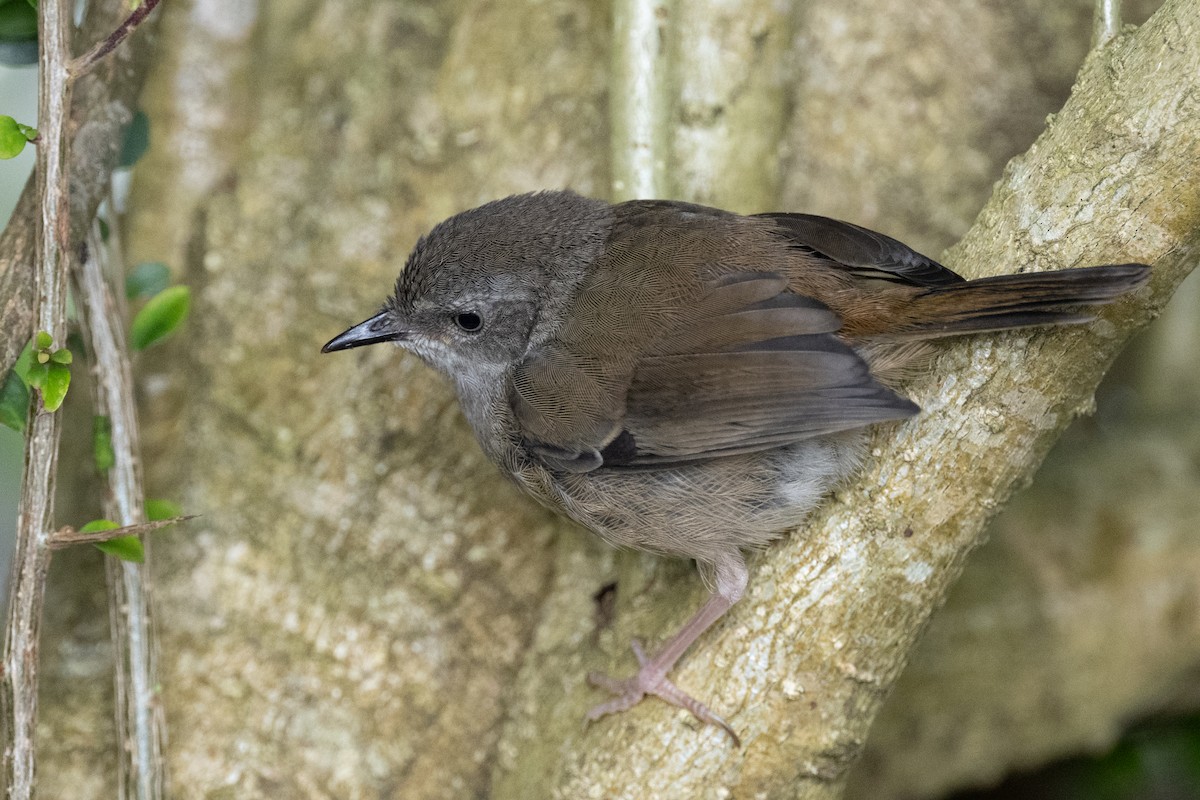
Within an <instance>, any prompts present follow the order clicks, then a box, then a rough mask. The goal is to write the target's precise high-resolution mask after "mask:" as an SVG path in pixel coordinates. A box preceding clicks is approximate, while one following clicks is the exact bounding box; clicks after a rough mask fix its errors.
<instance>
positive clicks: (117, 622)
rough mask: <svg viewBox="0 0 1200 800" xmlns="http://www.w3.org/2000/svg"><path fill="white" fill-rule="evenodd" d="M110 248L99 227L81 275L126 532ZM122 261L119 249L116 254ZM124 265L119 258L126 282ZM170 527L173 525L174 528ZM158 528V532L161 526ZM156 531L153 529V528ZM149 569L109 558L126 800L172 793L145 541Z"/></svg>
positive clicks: (128, 442) (112, 513)
mask: <svg viewBox="0 0 1200 800" xmlns="http://www.w3.org/2000/svg"><path fill="white" fill-rule="evenodd" d="M117 236H118V234H117V231H116V230H115V227H114V228H113V229H112V233H111V235H110V239H109V242H110V244H111V246H112V247H113V248H114V249H117V248H116V244H115V243H116V242H117V241H119V240H118V238H117ZM108 252H109V250H108V247H107V246H106V245H105V243H104V242H103V241H102V240H101V237H100V233H99V225H98V224H97V225H94V226H93V229H92V235H91V236H89V237H88V247H87V257H86V258H85V259H84V260H83V262H82V263H81V264H80V266H79V269H78V285H79V289H80V292H79V294H80V299H81V300H82V310H83V314H82V317H83V321H84V331H85V336H86V338H87V341H88V342H89V344H90V350H91V355H92V359H91V366H92V375H93V377H94V383H95V386H96V413H97V414H101V415H103V416H106V417H108V418H109V420H110V422H111V430H112V449H113V464H112V467H111V468H110V469H109V470H108V496H107V497H106V498H105V501H104V513H105V515H106V516H107V517H109V518H111V519H115V520H117V521H118V522H120V523H121V524H122V525H139V524H141V523H144V522H145V511H144V508H145V495H144V493H143V491H142V475H141V468H140V464H141V456H140V453H139V448H138V435H137V432H138V423H137V412H136V406H135V403H134V393H133V375H132V372H131V370H130V364H129V354H128V348H127V347H126V344H125V334H124V331H123V328H122V325H123V323H124V320H125V319H126V315H125V312H124V308H123V304H122V303H119V302H118V300H117V298H118V297H119V295H115V294H114V292H112V291H111V289H110V288H109V282H108V279H107V278H106V276H105V272H106V270H105V269H104V263H106V262H108V259H107V258H106V254H107V253H108ZM117 252H118V254H119V250H118V251H117ZM120 263H121V262H120V259H119V258H118V259H116V264H117V265H118V269H117V270H108V272H109V273H112V272H114V271H115V272H117V274H118V276H119V275H120V269H119V265H120ZM168 524H169V523H168ZM155 527H158V526H157V525H156V526H155ZM151 529H152V528H151ZM142 544H143V547H144V549H145V554H146V562H145V563H144V564H134V563H130V562H128V561H123V560H120V559H115V558H110V559H107V560H106V562H105V569H106V572H107V575H108V592H109V597H108V607H109V617H110V623H111V628H112V641H113V650H114V652H115V654H116V663H115V665H114V678H115V681H116V698H117V708H116V720H117V731H118V737H117V741H118V742H120V743H121V747H120V748H119V754H118V775H119V785H120V787H121V788H120V793H119V796H120V797H127V796H132V797H136V798H138V800H153V799H154V798H161V797H162V796H163V793H164V791H165V786H166V764H165V763H164V760H163V746H164V743H165V739H166V721H165V719H163V716H162V704H161V703H160V702H159V699H158V690H157V686H158V684H159V680H158V674H157V664H156V658H155V652H154V629H153V615H152V609H151V596H150V588H149V586H148V585H147V581H146V575H147V574H148V571H149V567H150V540H149V538H143V541H142Z"/></svg>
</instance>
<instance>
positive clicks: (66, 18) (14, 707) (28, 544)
mask: <svg viewBox="0 0 1200 800" xmlns="http://www.w3.org/2000/svg"><path fill="white" fill-rule="evenodd" d="M71 10H72V6H71V4H69V3H67V2H66V0H42V2H41V3H40V4H39V13H38V47H39V64H38V67H39V74H38V126H39V128H40V130H41V141H40V142H39V144H38V148H37V176H36V177H37V189H38V201H39V202H38V207H39V211H40V223H41V224H40V225H39V227H38V230H37V235H36V237H35V242H36V245H37V254H38V255H37V266H36V268H35V271H34V276H35V284H34V285H35V287H36V288H35V303H36V305H35V307H34V318H35V319H36V321H37V328H38V330H44V331H49V332H50V334H51V335H52V336H53V337H54V342H55V344H56V345H58V346H60V347H61V346H62V345H63V343H64V342H65V341H66V334H67V270H68V266H69V263H70V256H71V243H70V210H71V209H70V194H69V191H68V186H67V181H68V177H69V174H68V172H67V152H68V147H69V143H68V140H67V109H69V108H70V107H71V86H70V79H69V75H68V72H67V63H68V61H69V59H70V57H71V52H70V46H71ZM26 331H28V328H26ZM21 338H22V339H23V340H26V341H27V339H28V333H26V334H25V335H24V336H22V337H21ZM23 345H24V341H22V342H20V345H19V346H23ZM33 403H34V413H33V419H32V421H31V422H30V425H29V429H28V431H27V432H26V441H25V472H24V476H23V479H22V484H21V486H22V491H21V506H20V511H19V513H18V516H17V544H16V551H15V553H14V556H13V567H12V579H11V584H10V587H9V592H10V594H9V601H8V620H7V625H6V627H5V640H4V682H3V687H0V705H2V706H3V725H4V729H5V733H6V736H5V739H4V756H3V760H4V769H3V772H4V777H3V780H4V781H5V787H6V789H7V792H8V794H7V797H9V798H12V800H24V799H25V798H30V797H32V796H33V793H34V788H35V786H36V780H37V774H36V760H35V753H34V748H35V742H36V739H37V700H38V698H37V664H38V645H39V642H38V640H39V636H40V631H41V619H42V600H43V596H44V594H45V590H46V572H47V571H48V570H49V567H50V536H51V531H52V530H53V526H54V486H55V480H56V477H57V472H58V441H59V435H60V419H61V416H60V415H59V414H57V413H48V412H46V411H45V410H44V409H43V408H42V402H41V393H40V392H38V393H37V394H36V397H35V399H34V400H33Z"/></svg>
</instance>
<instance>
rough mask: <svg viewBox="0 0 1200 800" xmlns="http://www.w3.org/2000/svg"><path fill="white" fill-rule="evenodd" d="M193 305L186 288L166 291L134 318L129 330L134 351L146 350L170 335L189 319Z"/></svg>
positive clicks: (154, 298)
mask: <svg viewBox="0 0 1200 800" xmlns="http://www.w3.org/2000/svg"><path fill="white" fill-rule="evenodd" d="M190 305H191V292H190V291H189V290H188V287H186V286H172V287H170V288H168V289H164V290H162V291H161V292H159V293H158V294H156V295H155V296H154V297H152V298H150V302H148V303H146V305H145V306H143V307H142V310H141V311H139V312H138V313H137V316H136V317H134V318H133V326H132V327H131V328H130V330H129V344H130V346H132V347H133V349H134V350H145V349H146V348H147V347H149V346H150V345H152V344H154V343H155V342H157V341H159V340H160V339H162V338H164V337H165V336H167V335H169V334H170V333H171V332H172V331H174V330H175V329H176V328H178V327H179V324H180V323H181V322H183V321H184V319H186V318H187V315H188V308H189V307H190Z"/></svg>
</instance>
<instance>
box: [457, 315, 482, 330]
mask: <svg viewBox="0 0 1200 800" xmlns="http://www.w3.org/2000/svg"><path fill="white" fill-rule="evenodd" d="M454 324H455V325H457V326H458V327H459V328H460V329H462V330H464V331H466V332H467V333H475V332H476V331H478V330H479V329H480V328H482V327H483V317H481V316H479V315H478V314H476V313H475V312H474V311H463V312H462V313H460V314H455V315H454Z"/></svg>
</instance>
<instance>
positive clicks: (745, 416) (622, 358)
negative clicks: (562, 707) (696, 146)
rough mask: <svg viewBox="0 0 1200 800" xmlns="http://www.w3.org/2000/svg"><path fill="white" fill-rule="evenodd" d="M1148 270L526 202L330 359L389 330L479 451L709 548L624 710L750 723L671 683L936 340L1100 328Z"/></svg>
mask: <svg viewBox="0 0 1200 800" xmlns="http://www.w3.org/2000/svg"><path fill="white" fill-rule="evenodd" d="M1149 275H1150V268H1149V267H1148V266H1146V265H1144V264H1136V263H1129V264H1110V265H1103V266H1094V267H1082V268H1075V269H1065V270H1056V271H1049V272H1023V273H1018V274H1011V275H999V276H995V277H989V278H982V279H978V280H965V279H964V278H963V277H961V276H960V275H958V274H957V273H955V272H953V271H951V270H950V269H948V268H946V267H945V266H943V265H941V264H939V263H938V262H937V261H934V260H933V259H932V258H929V257H927V256H925V255H922V254H921V253H919V252H917V251H915V250H913V249H912V248H910V247H908V246H907V245H905V244H903V243H901V242H899V241H897V240H896V239H893V238H891V237H889V236H886V235H884V234H881V233H877V232H875V231H872V230H869V229H867V228H863V227H860V226H858V225H854V224H852V223H849V222H842V221H839V220H835V219H831V218H828V217H822V216H816V215H812V214H800V213H762V214H750V215H742V214H737V213H733V212H729V211H724V210H721V209H717V208H711V207H707V206H702V205H696V204H692V203H686V202H679V201H672V200H631V201H626V202H621V203H616V204H612V203H609V202H606V201H604V200H600V199H595V198H589V197H585V196H583V195H580V194H576V193H574V192H572V191H569V190H553V191H541V192H532V193H526V194H518V195H513V196H510V197H505V198H503V199H499V200H494V201H492V202H489V203H486V204H484V205H481V206H479V207H477V208H473V209H470V210H467V211H463V212H461V213H459V214H456V215H455V216H452V217H450V218H449V219H446V220H445V221H443V222H441V223H439V224H438V225H436V226H435V227H434V228H432V230H430V232H429V233H428V234H426V235H425V236H423V237H421V238H420V239H419V240H418V242H417V243H416V245H415V246H414V248H413V250H412V252H411V253H410V255H409V256H408V259H407V261H406V263H405V265H404V267H403V269H402V270H401V271H400V274H399V277H398V278H397V279H396V283H395V286H394V289H393V291H392V293H391V295H390V296H389V297H388V298H387V299H386V301H385V302H384V303H383V306H382V308H381V310H380V311H379V312H378V313H376V314H375V315H373V316H371V317H370V318H369V319H367V320H365V321H364V322H361V323H359V324H357V325H354V326H353V327H351V328H349V329H348V330H346V331H345V332H343V333H341V334H339V335H338V336H336V337H334V338H333V339H331V340H330V341H329V342H328V343H327V344H325V346H324V347H323V348H322V352H325V353H329V352H335V351H341V350H347V349H350V348H354V347H360V346H363V345H370V344H376V343H381V342H391V343H393V344H395V345H398V346H399V347H400V348H403V349H404V350H407V351H409V352H411V353H413V354H414V355H416V356H417V357H418V358H420V359H421V360H422V361H424V362H425V363H426V364H428V365H429V366H430V367H432V368H433V369H434V370H436V371H437V372H439V373H441V374H443V375H444V376H446V377H447V378H448V379H449V381H450V383H451V384H452V385H453V387H454V389H455V392H456V394H457V397H458V401H459V404H460V406H461V409H462V411H463V415H464V416H465V418H466V421H467V423H468V424H469V425H470V427H471V429H472V430H473V432H474V434H475V437H476V438H477V439H478V442H479V444H480V446H481V447H482V449H483V452H484V453H485V454H486V455H487V457H488V458H489V459H490V460H491V461H492V462H493V463H494V464H496V465H497V466H498V467H499V469H500V470H501V471H502V472H503V473H504V474H505V475H507V476H508V477H510V478H511V479H512V480H514V481H515V482H516V484H517V485H518V486H519V487H520V488H521V489H523V490H524V491H525V492H526V493H528V494H529V495H530V496H532V497H533V498H534V499H535V500H537V501H538V502H540V503H541V504H543V505H545V506H547V507H549V508H551V509H553V510H555V511H557V512H559V513H561V514H563V515H565V516H567V517H569V518H570V519H572V520H574V521H575V522H577V523H579V524H581V525H582V526H583V527H585V528H587V529H589V530H591V531H592V532H594V533H596V534H598V535H599V536H600V538H601V539H603V540H604V541H606V542H608V543H610V544H612V545H614V546H616V547H619V548H632V549H636V550H642V551H648V552H651V553H655V554H658V555H661V556H667V557H675V558H686V559H692V560H694V561H695V563H696V565H697V568H698V570H699V572H700V575H701V577H702V579H703V580H704V581H705V583H706V585H707V586H708V587H709V595H708V598H707V599H706V601H705V602H704V603H703V605H702V606H701V607H700V608H699V609H698V610H697V611H696V612H695V613H694V614H693V616H692V617H691V618H690V619H689V620H688V621H687V622H686V623H685V624H684V625H683V626H682V627H681V628H680V629H679V630H678V631H677V632H676V633H675V634H674V635H673V636H671V637H670V638H669V639H667V641H666V642H665V643H664V644H663V645H662V646H661V648H660V649H659V650H657V652H655V653H654V654H653V655H649V654H647V653H646V651H645V650H644V648H643V647H642V646H641V644H640V643H639V642H637V641H636V640H635V641H634V642H633V643H632V648H633V650H634V654H635V656H636V657H637V660H638V663H639V667H638V669H637V671H636V672H635V673H634V674H633V675H632V676H631V677H628V678H621V679H618V678H613V677H610V676H607V675H600V674H592V675H589V676H588V679H589V681H590V682H591V683H592V684H593V685H594V686H596V687H599V688H601V689H604V690H607V691H608V692H609V693H611V695H612V696H611V699H609V700H607V701H606V702H603V703H600V704H598V705H597V706H595V707H594V708H593V709H592V710H591V711H589V712H588V714H587V718H588V720H595V719H598V718H600V717H602V716H604V715H606V714H612V713H617V712H620V711H624V710H627V709H629V708H632V707H633V706H634V705H636V704H637V703H639V702H640V701H641V700H642V699H644V698H645V697H647V696H656V697H658V698H661V699H662V700H665V701H666V702H668V703H670V704H672V705H675V706H679V707H681V708H684V709H687V710H688V711H690V712H691V713H692V714H693V715H695V717H697V718H698V719H700V720H701V721H703V722H705V723H708V724H711V725H716V726H718V727H720V728H722V729H723V730H725V731H726V732H727V733H728V734H729V735H730V737H731V738H732V740H733V742H734V743H735V744H739V743H740V742H739V739H738V735H737V733H736V731H735V730H734V728H733V726H731V725H730V724H729V723H728V722H727V721H726V720H724V719H723V718H722V717H721V716H719V715H718V714H717V713H715V712H714V711H713V710H712V709H710V708H709V707H708V705H706V704H705V703H703V702H701V701H700V700H698V699H696V698H694V697H692V696H691V695H690V694H688V693H687V692H686V691H684V690H683V689H681V688H680V687H679V686H677V685H676V684H675V683H673V682H672V681H671V679H670V677H669V675H670V673H671V671H672V670H673V668H674V667H675V665H676V663H677V662H678V661H679V659H680V658H681V657H682V656H683V654H684V653H685V652H686V651H688V650H689V648H691V646H692V645H693V644H694V643H695V641H696V640H697V639H698V638H699V637H700V636H701V635H702V634H703V633H704V632H705V631H707V630H708V629H709V628H711V627H712V626H713V625H714V624H715V623H716V622H717V621H718V620H720V619H721V618H722V617H723V616H724V615H725V613H726V612H727V611H728V610H729V609H730V608H731V607H733V606H734V604H736V603H737V602H738V600H739V599H741V598H742V596H743V595H744V594H745V591H746V587H747V584H748V581H749V570H748V568H747V565H746V560H745V555H746V553H747V552H748V551H752V550H755V549H758V548H762V547H764V546H766V545H767V544H768V543H770V542H771V541H772V540H774V539H776V538H777V537H779V536H781V535H782V534H783V533H785V532H786V531H788V530H790V529H794V528H797V527H798V526H800V525H802V523H803V522H804V520H805V518H806V517H807V515H808V514H809V512H810V511H811V510H812V509H813V508H814V507H815V506H817V505H818V504H819V503H820V502H821V500H822V498H824V497H825V496H826V495H827V494H829V493H830V492H831V491H832V490H833V489H834V488H836V486H837V485H838V484H839V483H840V482H841V481H843V480H844V479H845V478H846V477H847V476H849V475H850V474H852V473H853V472H854V470H855V469H856V468H857V467H858V466H859V465H860V464H861V462H862V460H863V458H864V449H865V447H864V443H865V440H866V435H867V431H868V430H869V428H870V427H871V426H873V425H877V424H879V423H888V422H896V421H902V420H905V419H908V418H910V417H912V416H914V415H915V414H917V413H918V412H919V410H920V409H919V408H918V406H917V405H916V404H915V403H913V402H912V401H911V400H910V399H908V398H906V397H904V396H903V395H902V394H901V393H900V391H899V389H900V387H901V385H902V384H903V382H904V380H905V378H906V376H909V375H912V374H913V372H914V370H919V369H920V367H921V365H923V364H924V363H926V362H927V361H928V359H929V356H930V354H931V353H933V352H935V351H936V345H935V344H934V342H935V341H936V340H938V339H942V338H944V337H951V336H959V335H964V334H978V333H987V332H995V331H1004V330H1010V329H1014V328H1028V327H1040V326H1059V325H1074V324H1080V323H1086V322H1088V321H1089V320H1091V319H1093V318H1094V317H1093V315H1092V314H1091V313H1090V312H1089V309H1090V308H1091V307H1094V306H1097V305H1100V304H1104V303H1108V302H1110V301H1113V300H1115V299H1117V298H1119V297H1121V296H1122V295H1125V294H1127V293H1129V292H1131V291H1133V290H1135V289H1137V288H1138V287H1139V286H1141V285H1142V284H1144V283H1145V282H1146V281H1147V279H1148V277H1149Z"/></svg>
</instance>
